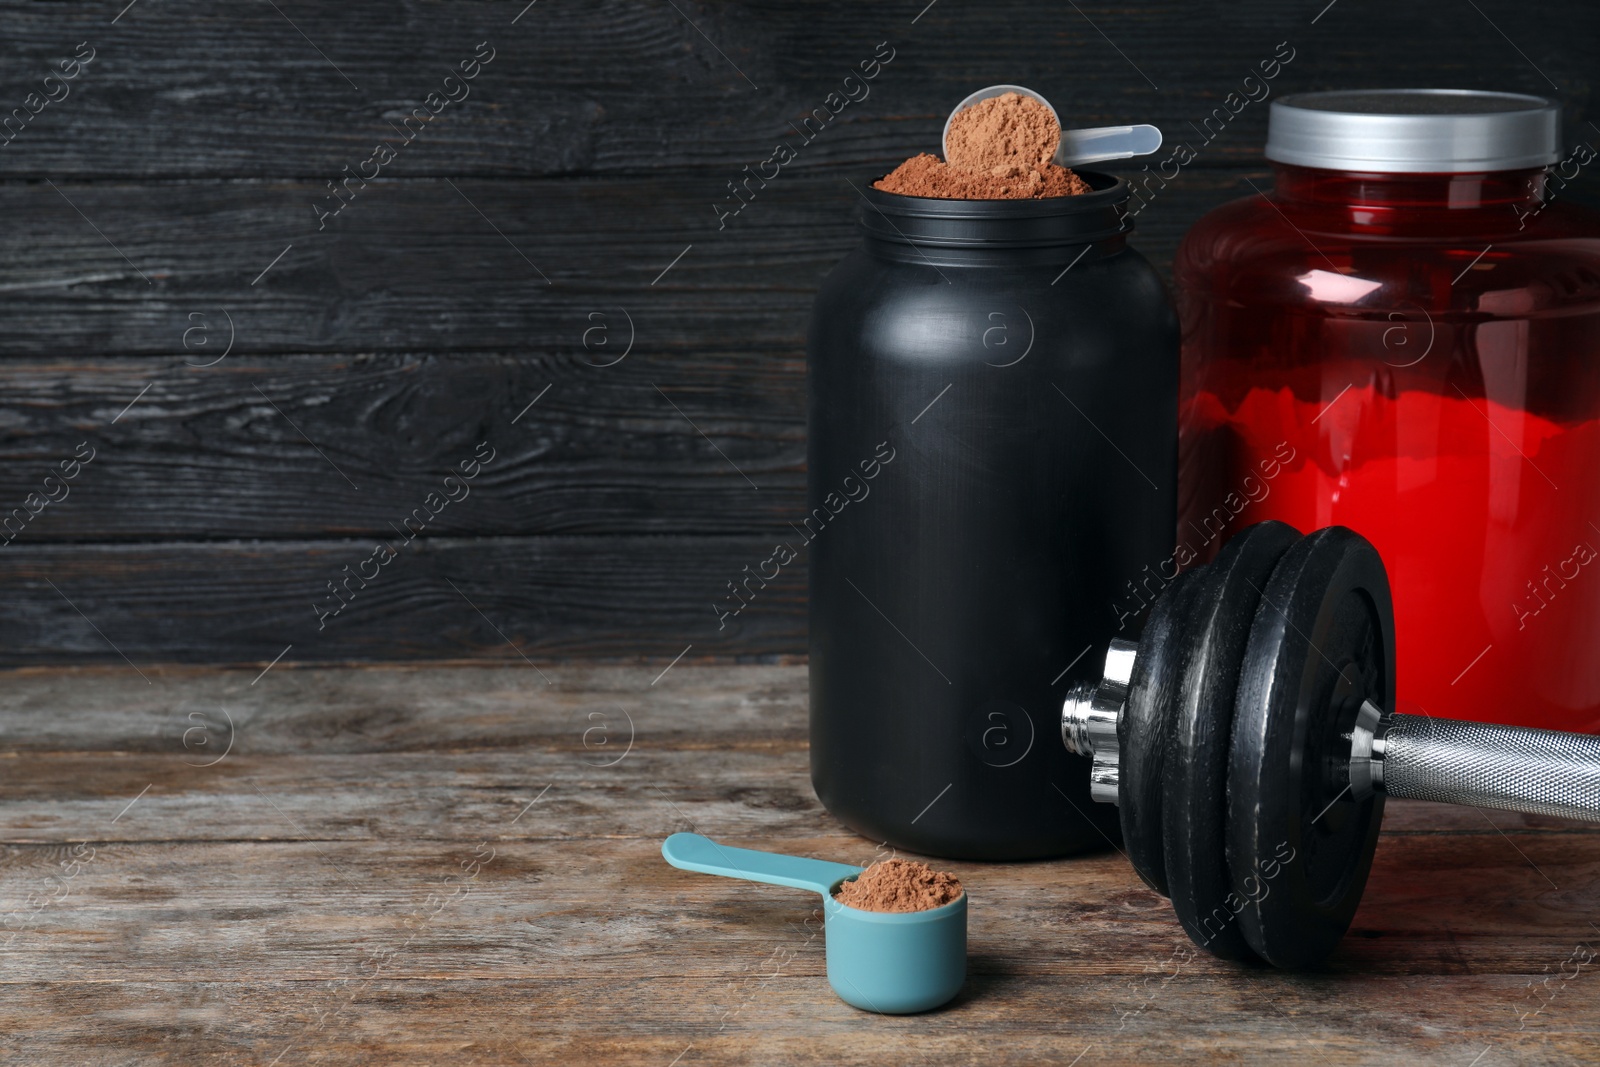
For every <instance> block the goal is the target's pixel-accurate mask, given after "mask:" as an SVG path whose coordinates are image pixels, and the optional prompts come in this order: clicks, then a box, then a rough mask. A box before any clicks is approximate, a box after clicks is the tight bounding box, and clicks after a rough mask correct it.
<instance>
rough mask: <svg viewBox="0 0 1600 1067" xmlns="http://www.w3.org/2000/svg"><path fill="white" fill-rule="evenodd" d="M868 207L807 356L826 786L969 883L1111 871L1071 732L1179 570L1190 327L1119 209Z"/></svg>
mask: <svg viewBox="0 0 1600 1067" xmlns="http://www.w3.org/2000/svg"><path fill="white" fill-rule="evenodd" d="M1083 177H1084V178H1085V179H1086V180H1087V181H1088V182H1089V184H1090V185H1091V187H1092V189H1093V191H1092V192H1090V193H1086V194H1083V195H1080V196H1071V197H1057V198H1051V199H1045V200H934V199H924V198H920V197H909V196H899V195H896V194H893V193H885V192H880V191H879V190H876V189H868V190H867V191H866V193H865V198H866V203H865V204H864V205H861V207H860V210H859V216H858V222H859V226H860V229H861V232H862V235H863V240H862V244H861V247H860V248H858V249H856V250H855V251H853V252H851V253H850V254H849V255H848V256H846V257H845V259H844V261H843V262H841V263H840V264H839V265H838V266H837V267H836V268H834V270H833V272H832V273H831V274H829V275H828V277H827V279H826V281H824V283H823V285H822V290H821V292H820V293H819V294H818V296H817V300H816V304H815V307H814V309H813V312H812V319H811V327H810V336H809V342H808V345H807V358H808V376H809V383H808V384H809V396H808V408H809V410H808V422H809V474H808V484H809V493H808V501H807V507H808V509H809V510H808V513H807V515H806V517H805V519H804V521H803V522H801V523H797V524H796V530H797V532H798V533H799V534H800V535H801V537H803V538H804V539H805V541H806V543H807V545H808V548H809V553H810V560H809V564H810V585H811V590H810V593H811V641H810V652H811V657H810V677H811V780H812V783H813V785H814V786H815V788H816V791H817V796H818V797H819V798H820V799H821V800H822V803H823V804H824V805H825V806H826V807H827V808H828V810H829V811H831V812H832V813H833V814H834V815H835V816H837V817H838V818H839V819H840V820H841V821H842V822H844V823H845V824H846V825H847V826H849V827H850V828H851V829H853V830H855V831H857V832H858V833H860V834H862V835H864V836H866V837H868V838H870V839H872V840H873V841H881V842H887V843H888V844H890V845H893V846H895V847H898V848H904V849H908V850H910V851H914V852H919V853H923V854H926V855H934V856H944V857H949V858H955V859H989V860H1014V859H1028V858H1036V857H1045V856H1059V855H1064V854H1067V853H1071V852H1076V851H1080V850H1083V849H1086V848H1092V847H1096V846H1103V845H1104V843H1105V841H1106V840H1107V835H1110V836H1115V835H1116V833H1117V829H1116V827H1117V814H1116V811H1115V809H1113V808H1110V807H1108V806H1105V805H1099V804H1094V803H1091V802H1090V800H1089V792H1088V784H1089V782H1088V779H1089V775H1088V771H1089V764H1088V761H1087V760H1085V759H1083V758H1082V757H1079V756H1075V755H1072V754H1071V753H1069V752H1067V751H1066V750H1065V749H1064V748H1063V747H1062V744H1061V740H1060V737H1059V731H1060V718H1059V715H1060V707H1061V702H1062V700H1063V698H1064V697H1065V695H1066V693H1067V690H1068V689H1069V688H1070V687H1071V685H1072V683H1073V682H1074V681H1076V680H1078V679H1082V678H1089V677H1091V676H1095V677H1097V674H1096V671H1097V670H1098V669H1099V667H1100V666H1101V659H1102V657H1103V655H1104V652H1105V649H1106V645H1107V643H1108V641H1109V640H1110V638H1112V637H1115V636H1123V637H1132V636H1134V635H1135V632H1136V630H1137V628H1138V625H1139V620H1140V619H1141V617H1142V609H1143V607H1144V606H1145V604H1146V603H1148V602H1149V600H1150V599H1151V597H1152V595H1153V592H1154V591H1155V590H1156V589H1157V588H1158V587H1159V579H1156V580H1155V582H1152V578H1153V577H1154V576H1155V575H1156V574H1157V572H1158V571H1159V569H1160V568H1161V564H1162V562H1163V561H1164V560H1167V559H1168V558H1169V557H1170V555H1171V549H1172V541H1173V529H1174V521H1175V520H1174V507H1175V505H1174V501H1175V484H1176V455H1177V387H1178V327H1177V321H1176V316H1175V314H1174V312H1173V309H1172V305H1171V301H1170V300H1169V298H1168V296H1167V293H1166V290H1165V287H1164V286H1163V284H1162V282H1161V279H1160V277H1159V276H1158V275H1157V274H1156V272H1155V270H1154V269H1152V268H1151V266H1150V265H1149V263H1148V262H1146V260H1145V259H1144V257H1142V256H1141V255H1139V253H1138V252H1136V251H1134V250H1132V249H1131V248H1128V247H1127V243H1126V242H1127V234H1128V232H1129V230H1131V229H1132V220H1131V218H1129V217H1128V216H1127V215H1126V212H1125V210H1124V209H1125V205H1126V202H1127V199H1128V188H1127V185H1126V184H1125V183H1124V182H1122V181H1121V180H1119V179H1116V178H1112V177H1109V176H1107V175H1102V174H1093V173H1084V174H1083Z"/></svg>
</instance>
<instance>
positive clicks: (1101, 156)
mask: <svg viewBox="0 0 1600 1067" xmlns="http://www.w3.org/2000/svg"><path fill="white" fill-rule="evenodd" d="M1160 147H1161V131H1160V130H1158V129H1156V128H1155V127H1154V126H1150V125H1139V126H1100V127H1097V128H1095V129H1092V130H1062V131H1061V145H1060V147H1058V148H1057V149H1056V154H1055V161H1056V163H1057V164H1058V165H1060V166H1063V167H1081V166H1083V165H1084V164H1085V163H1100V162H1103V161H1105V160H1108V159H1131V158H1133V157H1134V156H1148V155H1149V154H1150V153H1152V152H1154V151H1155V150H1156V149H1158V148H1160Z"/></svg>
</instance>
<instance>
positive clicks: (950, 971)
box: [661, 834, 967, 1015]
mask: <svg viewBox="0 0 1600 1067" xmlns="http://www.w3.org/2000/svg"><path fill="white" fill-rule="evenodd" d="M661 855H662V856H663V857H665V859H666V861H667V862H668V863H670V864H672V865H673V866H674V867H681V868H682V869H683V870H686V871H699V872H700V873H701V874H719V875H721V876H723V877H724V878H742V879H744V880H745V881H747V882H766V883H768V884H769V885H782V886H788V887H790V888H791V889H809V890H810V891H811V892H813V893H820V894H822V914H823V937H824V938H826V942H827V956H828V984H829V985H831V986H832V987H833V991H834V992H835V993H837V994H839V996H840V998H841V999H843V1000H844V1001H845V1003H847V1004H852V1005H854V1006H855V1007H858V1008H862V1009H864V1010H866V1011H876V1012H881V1013H883V1014H885V1015H905V1014H910V1013H912V1012H918V1011H928V1010H930V1009H932V1008H937V1007H938V1006H939V1005H941V1004H943V1003H945V1002H946V1001H948V1000H949V999H950V998H951V997H953V996H955V995H956V994H957V993H959V992H960V991H961V985H962V983H963V982H965V981H966V978H967V895H966V894H965V893H962V894H961V896H960V897H959V898H957V899H956V900H952V901H951V902H950V903H948V904H946V905H944V906H943V907H939V908H933V909H930V910H928V911H863V910H862V909H860V908H852V907H850V906H848V905H845V904H841V903H839V902H838V901H837V900H835V899H834V897H833V891H834V890H835V889H836V888H838V886H839V883H840V882H843V881H846V880H847V879H850V878H854V877H855V876H856V875H858V874H860V873H861V871H862V868H860V867H853V866H851V865H850V864H848V863H830V862H828V861H827V860H812V859H804V858H802V857H799V856H784V855H780V854H778V853H776V852H757V851H755V850H754V849H748V848H732V847H730V846H728V845H719V844H717V842H715V841H713V840H711V839H710V838H709V837H702V836H701V835H700V834H673V835H672V836H671V837H669V838H667V839H666V840H665V841H664V842H662V844H661Z"/></svg>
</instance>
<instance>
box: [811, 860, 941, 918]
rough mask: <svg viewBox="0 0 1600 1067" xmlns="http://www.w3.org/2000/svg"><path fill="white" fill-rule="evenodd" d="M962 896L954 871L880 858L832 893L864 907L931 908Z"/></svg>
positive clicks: (857, 906)
mask: <svg viewBox="0 0 1600 1067" xmlns="http://www.w3.org/2000/svg"><path fill="white" fill-rule="evenodd" d="M960 896H961V882H960V881H958V880H957V878H956V876H955V875H953V874H946V873H944V872H943V871H936V870H934V869H933V868H931V867H929V866H928V865H927V864H926V863H918V862H916V861H915V860H880V861H879V862H877V863H874V864H873V865H872V866H870V867H868V868H867V869H866V870H864V871H862V872H861V873H860V874H859V875H857V876H856V877H855V878H853V879H851V880H850V881H848V882H844V883H842V884H841V885H840V886H839V888H838V890H837V891H836V892H835V893H834V894H833V898H834V899H835V900H837V901H838V902H839V903H841V904H845V905H848V906H850V907H852V908H860V909H861V910H862V911H929V910H931V909H933V908H939V907H943V906H944V905H946V904H948V903H950V902H951V901H952V900H955V899H957V898H958V897H960Z"/></svg>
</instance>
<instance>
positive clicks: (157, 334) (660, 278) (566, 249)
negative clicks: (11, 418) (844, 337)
mask: <svg viewBox="0 0 1600 1067" xmlns="http://www.w3.org/2000/svg"><path fill="white" fill-rule="evenodd" d="M1251 173H1253V174H1254V177H1255V180H1256V183H1257V185H1260V184H1261V182H1262V181H1263V180H1264V173H1265V172H1264V171H1262V170H1256V171H1253V172H1251ZM871 177H872V173H871V172H862V173H857V174H854V175H850V176H849V180H846V177H845V176H835V177H831V178H820V177H794V178H792V179H791V178H788V177H784V178H782V179H780V180H778V181H776V182H774V183H773V184H772V185H771V186H769V187H768V188H767V189H766V190H763V191H762V192H761V193H760V194H759V195H758V196H757V198H756V199H755V200H754V202H752V203H750V204H749V205H748V206H747V207H746V208H745V210H744V212H743V213H742V214H741V215H740V216H739V217H738V218H737V219H735V220H733V221H732V222H731V223H730V224H729V225H728V226H727V227H726V229H723V230H720V231H719V230H718V225H717V215H716V213H715V212H714V211H713V209H712V206H713V204H714V203H716V202H718V201H719V200H720V199H721V197H722V196H723V195H724V193H722V192H719V191H718V188H717V185H716V184H715V183H710V182H708V181H707V180H706V179H705V178H698V179H697V178H681V177H662V178H658V179H653V180H648V181H647V180H639V179H608V180H603V181H582V182H577V181H553V180H540V181H523V180H516V181H511V180H508V181H465V180H463V181H458V182H454V183H446V182H444V181H437V180H427V181H423V180H418V181H404V182H396V181H385V182H382V183H378V184H374V185H372V186H369V187H368V188H367V189H366V190H364V191H363V192H361V193H360V194H359V195H358V196H357V198H356V199H355V200H354V201H352V202H351V203H350V204H349V205H348V207H347V208H346V209H345V214H343V215H342V216H340V217H339V218H336V219H334V220H333V221H332V222H330V223H329V224H328V226H327V227H326V229H325V230H322V231H320V232H319V231H318V229H317V223H316V218H315V216H314V215H313V213H312V210H311V206H312V204H313V203H314V202H315V200H316V195H317V191H318V187H317V186H316V185H314V184H312V183H308V182H289V181H284V182H271V183H265V184H262V183H255V182H225V183H209V184H191V183H179V184H171V185H146V184H122V183H108V184H101V183H95V184H88V185H78V184H71V183H68V184H62V185H60V186H59V187H58V188H57V189H52V188H51V187H50V186H49V185H44V184H28V185H0V215H4V216H5V217H6V218H7V219H8V220H9V221H8V225H7V226H6V227H5V228H4V230H3V231H0V293H5V294H6V297H7V299H6V304H5V314H6V324H7V328H6V329H5V330H4V331H0V355H5V356H15V357H31V358H34V359H38V358H41V357H55V358H62V357H70V356H76V355H81V354H103V355H112V356H130V355H157V356H166V357H169V358H171V359H173V360H174V361H175V362H180V361H188V362H189V363H193V364H203V363H207V362H210V361H212V360H214V359H216V358H217V357H218V356H220V355H221V354H222V351H223V350H224V345H225V344H226V342H227V340H228V339H229V338H230V337H232V338H233V339H234V346H233V352H234V353H236V354H247V353H250V354H261V353H287V354H301V353H316V352H332V353H365V352H386V351H391V352H463V351H487V352H506V351H509V352H525V351H529V350H532V351H537V352H549V353H552V354H559V355H563V356H565V357H567V358H570V359H582V360H585V361H586V362H587V363H589V364H591V365H595V366H596V367H602V366H603V365H605V364H608V363H611V362H612V361H613V360H615V359H617V358H619V357H620V356H621V353H622V351H623V350H625V348H626V344H625V343H626V341H627V340H628V339H629V338H630V337H631V338H632V339H633V341H634V344H633V348H632V352H631V353H630V354H629V356H628V359H627V361H625V362H623V363H621V364H617V366H618V367H619V368H620V367H623V366H627V365H628V363H629V362H635V361H637V362H648V363H651V364H653V365H654V366H655V367H657V368H660V369H661V372H662V373H663V374H665V373H667V368H671V367H674V366H679V365H683V364H685V363H692V362H696V361H704V363H705V364H707V365H708V366H710V367H715V366H716V365H717V364H718V362H719V361H720V360H722V359H724V358H727V354H730V353H731V354H735V355H747V354H751V353H754V354H759V355H761V356H764V357H766V358H767V359H776V360H779V361H781V360H790V361H792V360H796V359H798V358H799V357H800V353H801V352H802V351H803V348H804V338H805V329H806V322H807V318H808V316H809V315H810V311H811V302H812V299H813V298H814V297H815V295H816V290H817V286H818V283H819V282H820V281H821V280H822V278H823V277H824V276H825V275H826V274H827V272H828V271H830V270H832V269H833V266H834V264H835V263H837V262H838V260H839V259H841V258H842V257H843V256H844V255H845V253H846V252H847V251H849V250H850V249H852V248H854V247H855V246H856V245H857V244H858V243H859V238H858V236H857V234H856V231H855V226H854V221H853V220H854V213H855V212H856V210H857V208H858V207H859V205H860V202H861V200H860V195H859V193H858V192H857V190H856V189H855V188H852V184H851V183H852V182H854V183H855V184H856V185H857V186H860V185H861V184H862V183H864V182H866V181H869V180H870V179H871ZM452 185H454V186H455V188H452ZM62 192H65V193H67V194H68V195H69V196H70V197H71V203H68V202H67V200H66V199H64V198H63V197H62V196H61V193H62ZM462 194H465V196H463V195H462ZM1247 195H1250V187H1249V186H1248V185H1247V184H1245V182H1244V181H1243V179H1242V178H1241V177H1240V176H1239V175H1238V174H1235V173H1232V172H1208V171H1195V172H1192V174H1186V175H1184V176H1183V179H1182V181H1181V182H1175V183H1173V184H1172V185H1170V186H1169V187H1168V188H1167V189H1166V190H1163V191H1161V192H1160V193H1159V194H1157V195H1156V196H1155V197H1154V199H1153V200H1152V202H1151V205H1150V207H1149V208H1148V209H1147V210H1146V211H1144V212H1143V213H1141V214H1140V216H1139V218H1138V226H1139V235H1138V237H1137V239H1136V246H1137V247H1138V248H1139V249H1140V250H1141V251H1143V252H1144V253H1145V254H1146V255H1147V256H1148V257H1149V258H1151V259H1152V260H1153V261H1156V262H1160V263H1165V262H1167V261H1168V260H1170V258H1171V254H1172V251H1173V250H1174V249H1175V248H1176V247H1177V242H1178V239H1179V238H1180V237H1181V235H1182V232H1183V229H1184V228H1186V227H1187V226H1188V225H1189V223H1191V222H1192V221H1193V220H1194V219H1195V218H1197V217H1199V215H1200V214H1202V213H1203V212H1204V211H1206V210H1208V209H1210V208H1211V207H1213V206H1215V205H1216V204H1218V203H1222V202H1224V201H1226V200H1229V199H1233V198H1234V197H1238V196H1247ZM75 209H76V210H75ZM475 209H476V210H475ZM79 211H82V213H83V214H82V215H80V214H79V213H78V212H79ZM480 211H481V212H482V214H479V212H480ZM89 220H92V225H91V224H90V221H89ZM97 227H98V229H99V230H100V231H102V233H103V234H104V237H102V236H101V233H97V232H96V228H97ZM107 239H109V241H108V240H107ZM291 246H292V247H291ZM286 249H287V252H286V254H284V255H283V258H282V259H280V260H278V261H277V263H276V265H275V266H272V267H271V269H270V270H267V268H268V267H269V265H270V264H272V263H273V261H274V259H275V257H277V256H279V255H280V253H285V250H286ZM680 256H681V258H679V257H680ZM669 267H670V270H669V269H668V268H669ZM263 271H265V274H264V275H263V274H262V272H263ZM141 274H142V275H143V276H141ZM541 275H543V277H541ZM147 278H148V281H147V280H146V279H147ZM545 279H548V283H547V282H546V280H545ZM595 314H599V315H602V316H605V318H603V319H594V318H591V316H592V315H595ZM191 315H201V316H204V318H203V319H198V320H197V319H192V318H191V317H190V316H191ZM229 318H231V321H232V323H233V328H232V329H231V330H230V328H229V326H228V321H229ZM630 321H631V323H632V329H631V330H630V329H629V326H628V324H629V322H630ZM196 327H199V328H200V329H201V331H202V332H188V331H191V330H193V329H194V328H196ZM597 330H598V332H596V331H597ZM186 333H187V338H186ZM186 339H187V344H188V347H185V343H186ZM202 342H204V344H202ZM225 365H226V364H222V365H219V366H225Z"/></svg>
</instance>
